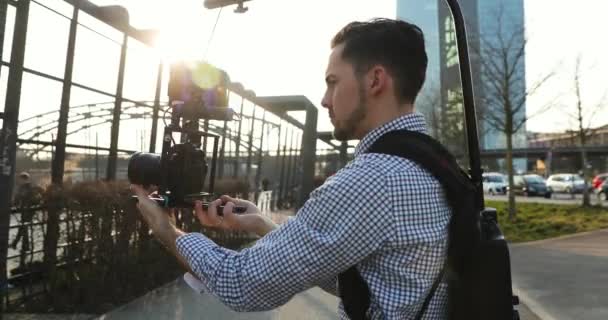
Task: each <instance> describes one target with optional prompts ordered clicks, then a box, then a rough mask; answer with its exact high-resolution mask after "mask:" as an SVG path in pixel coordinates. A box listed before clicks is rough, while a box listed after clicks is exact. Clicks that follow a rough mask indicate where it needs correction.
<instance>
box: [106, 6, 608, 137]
mask: <svg viewBox="0 0 608 320" xmlns="http://www.w3.org/2000/svg"><path fill="white" fill-rule="evenodd" d="M422 1H424V0H422ZM429 1H435V0H429ZM95 2H96V3H99V4H103V3H116V1H115V0H98V1H95ZM202 2H203V1H202V0H173V1H167V0H155V1H151V0H124V1H122V2H121V3H122V4H123V5H125V6H126V7H127V8H129V10H130V12H131V19H132V24H133V25H136V26H141V27H142V28H160V29H161V30H162V31H163V32H164V35H165V36H166V37H165V41H162V43H163V46H164V47H165V54H166V53H167V52H172V54H171V55H173V56H174V57H179V58H200V57H201V56H204V55H205V52H207V56H206V57H207V59H208V60H209V61H210V62H212V63H214V64H216V65H218V66H219V67H221V68H224V69H225V70H227V71H228V72H229V74H230V75H231V78H232V79H233V80H235V81H239V82H242V83H243V84H244V85H245V86H246V87H247V88H250V89H252V90H254V91H255V92H256V94H258V95H260V96H263V95H282V94H303V95H305V96H307V97H308V98H309V99H310V100H311V101H312V102H313V103H314V104H315V105H317V106H318V107H320V99H321V97H322V94H323V90H324V83H323V78H324V71H325V66H326V63H327V56H328V54H329V50H330V49H329V41H330V39H331V37H332V36H333V35H334V33H335V32H336V31H338V30H339V29H340V28H341V27H342V26H344V25H345V24H346V23H348V22H350V21H353V20H366V19H369V18H372V17H389V18H394V17H395V14H396V2H395V1H394V0H373V1H372V0H332V1H326V0H309V1H295V0H292V1H286V0H253V1H250V2H247V3H246V6H247V7H248V8H249V11H248V12H247V13H245V14H235V13H233V12H232V10H233V8H234V7H227V8H224V9H223V10H222V12H221V14H220V18H219V20H218V23H217V26H216V30H215V33H214V36H213V39H212V40H211V42H209V34H210V31H211V30H212V29H213V25H214V24H215V22H216V19H217V15H218V13H219V10H217V9H216V10H206V9H204V8H203V5H202ZM524 5H525V15H526V19H525V22H526V33H527V34H526V36H527V38H528V41H529V44H528V48H527V56H526V69H527V70H526V72H527V82H528V87H532V86H534V84H535V83H536V82H537V81H538V80H539V79H541V78H543V76H544V75H546V74H548V73H555V76H553V77H552V78H551V79H550V81H549V82H547V83H546V84H545V85H544V86H543V87H541V88H540V90H539V91H538V92H537V93H536V94H535V95H533V96H530V98H529V100H528V104H527V107H528V114H529V115H530V116H532V118H531V120H530V121H529V123H528V125H527V127H528V130H532V131H556V130H563V129H566V128H573V127H574V126H575V125H576V122H575V121H574V118H573V117H571V116H569V114H573V113H574V107H573V106H574V105H575V101H574V100H573V95H572V92H573V72H574V61H575V60H576V58H577V57H578V56H580V57H581V59H582V68H581V76H582V81H581V83H582V88H583V90H582V95H583V105H584V106H586V109H587V111H588V113H589V115H590V114H591V112H592V110H591V109H595V106H596V105H598V104H601V102H602V101H603V99H602V98H603V96H604V95H606V93H607V92H608V87H606V85H605V84H606V83H608V58H605V57H608V41H603V40H602V36H601V35H600V34H601V30H608V19H605V13H606V12H608V1H605V0H577V1H572V0H568V1H567V0H525V2H524ZM166 39H170V40H168V41H167V40H166ZM209 43H210V46H209V48H208V49H207V44H209ZM168 45H169V46H170V47H171V48H172V50H166V47H167V46H168ZM176 52H180V53H176ZM166 55H167V54H166ZM607 98H608V97H607ZM550 102H552V103H551V105H553V107H552V108H551V109H550V110H549V111H547V112H545V113H543V114H542V115H540V114H538V112H537V111H538V110H539V109H540V108H541V107H544V106H545V105H547V104H548V103H550ZM604 105H607V106H608V99H606V100H605V102H604ZM606 123H608V107H606V108H604V110H603V112H600V113H595V114H594V116H593V118H592V119H591V121H590V123H589V124H586V125H591V126H598V125H603V124H606ZM319 127H320V128H322V129H323V130H331V124H330V122H329V119H328V117H327V114H326V112H324V111H322V112H321V115H320V117H319Z"/></svg>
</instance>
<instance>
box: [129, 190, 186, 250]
mask: <svg viewBox="0 0 608 320" xmlns="http://www.w3.org/2000/svg"><path fill="white" fill-rule="evenodd" d="M130 188H131V191H133V193H135V195H136V196H137V200H138V202H137V208H138V209H139V212H140V213H141V216H142V218H143V220H144V221H145V222H146V224H147V225H148V227H149V228H150V230H152V233H153V234H154V235H155V236H156V237H157V238H159V240H160V241H161V242H162V243H163V244H164V245H165V246H167V247H174V246H175V239H177V237H178V236H179V235H181V234H183V232H182V231H180V230H178V229H177V228H175V226H174V225H173V223H174V221H175V220H174V218H172V216H171V215H170V214H169V213H167V212H165V211H164V210H163V209H162V208H161V207H159V206H158V205H157V204H156V203H155V202H154V201H152V200H150V198H149V197H148V195H149V192H148V190H146V189H145V188H144V187H142V186H140V185H135V184H132V185H131V187H130Z"/></svg>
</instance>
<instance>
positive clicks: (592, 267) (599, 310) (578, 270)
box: [511, 229, 608, 320]
mask: <svg viewBox="0 0 608 320" xmlns="http://www.w3.org/2000/svg"><path fill="white" fill-rule="evenodd" d="M607 244H608V229H606V230H599V231H594V232H588V233H582V234H576V235H571V236H566V237H561V238H556V239H549V240H542V241H536V242H529V243H524V244H516V245H512V246H511V265H512V266H513V267H512V268H513V270H512V273H513V285H514V289H515V291H516V294H517V295H519V297H520V299H521V300H522V302H524V303H526V304H527V305H528V306H529V307H530V309H531V310H532V311H533V312H534V313H536V314H537V315H538V316H539V317H540V318H541V319H543V320H554V319H555V320H562V319H563V320H566V319H573V320H579V319H585V320H600V319H601V320H605V319H608V245H607Z"/></svg>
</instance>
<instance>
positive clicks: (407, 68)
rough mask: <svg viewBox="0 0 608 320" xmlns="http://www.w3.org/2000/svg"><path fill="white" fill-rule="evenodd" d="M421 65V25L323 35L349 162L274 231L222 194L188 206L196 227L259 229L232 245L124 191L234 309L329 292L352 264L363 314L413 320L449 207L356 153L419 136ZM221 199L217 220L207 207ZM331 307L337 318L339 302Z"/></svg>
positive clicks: (440, 294)
mask: <svg viewBox="0 0 608 320" xmlns="http://www.w3.org/2000/svg"><path fill="white" fill-rule="evenodd" d="M426 66H427V57H426V53H425V49H424V38H423V34H422V32H421V31H420V29H419V28H418V27H416V26H414V25H412V24H409V23H406V22H403V21H396V20H389V19H376V20H372V21H370V22H353V23H351V24H349V25H347V26H346V27H345V28H344V29H342V30H341V31H340V32H339V33H338V34H337V35H336V36H335V37H334V39H333V41H332V53H331V55H330V58H329V64H328V67H327V71H326V82H327V91H326V92H325V96H324V97H323V101H322V105H323V107H324V108H326V109H327V110H328V112H329V116H330V118H331V122H332V124H333V125H334V127H335V129H334V135H335V138H336V139H340V140H349V139H359V140H360V142H359V145H358V146H357V148H356V150H355V155H354V159H353V161H351V162H350V163H348V164H347V165H346V166H345V167H344V168H343V169H341V170H340V171H339V172H337V173H336V174H335V175H334V176H332V177H330V178H328V179H327V181H326V182H325V183H324V184H323V185H322V186H320V187H319V188H317V189H316V190H314V191H313V192H312V193H311V194H310V198H309V200H308V201H307V202H306V203H305V204H304V206H303V207H302V208H301V209H300V211H298V214H297V215H296V217H295V218H294V219H291V220H289V221H288V222H286V223H285V224H284V225H282V226H281V227H277V226H276V225H274V224H273V223H272V222H271V221H269V220H267V219H266V218H263V217H262V216H261V215H257V214H256V212H257V208H255V206H253V204H251V203H250V202H245V201H242V200H236V199H232V198H229V197H222V198H221V199H218V200H216V201H214V202H213V203H212V205H211V206H210V207H209V210H208V211H203V210H202V208H201V205H200V204H197V206H196V208H195V210H196V213H197V216H198V218H199V220H200V221H201V223H202V224H203V225H206V226H217V227H221V228H225V229H237V230H248V231H253V232H256V233H258V234H260V235H265V236H264V237H263V238H262V239H260V240H259V241H258V242H257V243H256V244H255V245H254V246H253V247H251V248H247V249H244V250H242V251H240V252H234V251H230V250H227V249H223V248H221V247H218V246H217V245H215V244H214V243H213V242H212V241H210V240H209V239H207V238H206V237H205V236H204V235H201V234H196V233H191V234H185V233H183V232H181V231H180V230H177V229H176V228H174V227H173V226H171V225H170V223H169V222H168V221H167V218H166V216H165V215H163V213H162V212H161V210H159V209H158V207H156V206H155V205H154V204H153V203H151V202H150V201H148V199H147V198H146V192H145V190H143V189H142V188H140V187H138V186H134V189H135V191H136V193H137V194H138V196H139V199H140V209H141V210H142V214H143V216H144V218H145V219H146V220H147V221H148V223H149V224H150V226H151V228H152V230H154V232H155V234H156V236H157V237H158V238H159V239H160V240H161V241H162V242H163V243H164V244H165V245H166V246H167V247H168V248H169V249H170V250H172V251H173V252H174V253H175V254H176V256H178V258H180V259H182V261H183V262H184V263H185V264H186V265H187V266H188V267H189V268H190V269H191V270H192V272H193V273H194V274H195V275H196V276H197V277H198V278H199V279H200V281H201V282H202V284H203V285H204V287H206V288H207V289H208V290H209V291H210V292H212V293H213V294H214V295H216V296H217V297H219V298H220V299H221V301H222V302H223V303H225V304H226V305H228V306H229V307H231V308H232V309H234V310H239V311H255V310H268V309H273V308H276V307H278V306H281V305H282V304H284V303H286V302H288V301H289V299H290V298H291V297H292V296H293V295H295V294H296V293H299V292H302V291H304V290H307V289H309V288H311V287H314V286H321V287H322V288H323V289H325V290H327V291H329V292H331V293H334V294H336V293H337V286H336V283H337V281H336V279H337V276H338V274H340V273H341V272H343V271H345V270H346V269H348V268H349V267H351V266H353V265H356V267H357V269H358V271H359V272H360V274H361V275H362V277H363V279H364V280H365V282H366V283H367V285H368V286H369V288H370V292H371V305H370V308H369V310H368V316H369V318H370V319H413V318H414V317H415V315H416V313H417V312H418V311H419V310H420V309H421V307H422V304H423V301H424V300H425V298H426V296H427V294H428V293H429V292H430V290H431V287H432V284H433V282H434V281H435V279H436V278H437V276H438V275H439V273H440V270H441V269H442V266H443V264H444V260H445V256H446V251H447V236H448V233H447V230H448V223H449V220H450V217H451V210H450V209H449V207H448V204H447V202H446V200H445V197H444V194H443V191H442V187H441V185H440V184H439V182H438V181H437V180H435V179H434V178H433V177H432V176H431V174H430V173H429V172H427V171H425V170H423V169H422V168H420V167H419V166H418V165H416V164H415V163H413V162H411V161H408V160H406V159H403V158H400V157H395V156H390V155H384V154H373V153H366V151H367V149H369V147H370V146H371V145H372V143H373V142H374V141H376V140H377V139H378V138H379V137H380V136H381V135H383V134H384V133H387V132H389V131H392V130H398V129H408V130H412V131H419V132H425V130H426V129H425V124H424V118H423V117H422V116H421V115H419V114H416V113H414V101H415V98H416V96H417V94H418V92H419V91H420V88H421V87H422V84H423V82H424V77H425V71H426ZM222 202H224V203H226V206H225V208H224V212H223V214H224V216H223V217H220V216H218V215H217V212H216V210H215V207H216V205H219V204H221V203H222ZM235 204H236V205H246V206H247V208H248V210H247V212H248V214H245V215H239V216H237V215H234V214H232V213H231V212H232V208H233V207H234V205H235ZM266 233H267V234H266ZM446 296H447V293H446V285H445V284H443V283H442V284H440V286H439V287H438V289H437V291H436V292H435V294H434V297H433V298H432V299H431V302H430V304H429V306H428V308H427V309H426V312H425V314H424V319H443V318H445V311H446V310H445V309H446V300H447V297H446ZM339 312H340V316H341V318H342V319H347V318H348V316H347V315H346V314H345V313H344V311H343V307H342V306H340V310H339Z"/></svg>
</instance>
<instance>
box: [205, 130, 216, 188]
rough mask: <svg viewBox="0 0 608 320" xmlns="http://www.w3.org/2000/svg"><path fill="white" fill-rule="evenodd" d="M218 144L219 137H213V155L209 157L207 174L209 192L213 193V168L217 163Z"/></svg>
mask: <svg viewBox="0 0 608 320" xmlns="http://www.w3.org/2000/svg"><path fill="white" fill-rule="evenodd" d="M205 138H207V136H205ZM218 144H219V137H218V136H214V137H213V156H212V158H211V173H210V174H209V193H210V194H211V195H213V189H214V188H215V168H216V164H217V147H218Z"/></svg>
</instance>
